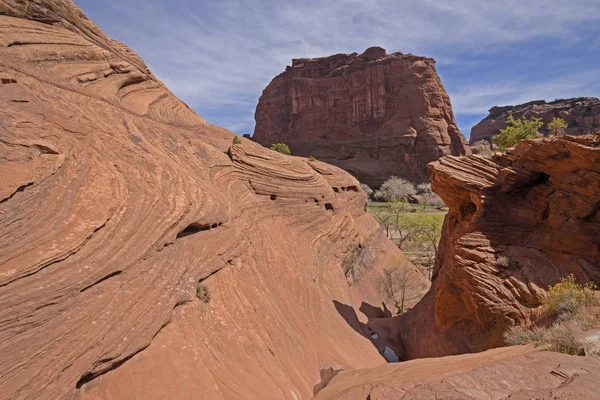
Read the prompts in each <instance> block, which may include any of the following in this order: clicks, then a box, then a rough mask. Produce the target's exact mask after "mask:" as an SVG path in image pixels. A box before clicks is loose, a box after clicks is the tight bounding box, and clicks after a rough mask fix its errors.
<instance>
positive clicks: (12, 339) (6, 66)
mask: <svg viewBox="0 0 600 400" xmlns="http://www.w3.org/2000/svg"><path fill="white" fill-rule="evenodd" d="M0 83H1V84H0V304H2V307H0V354H2V357H0V387H1V388H2V390H1V395H0V397H2V398H6V399H34V398H35V399H63V398H84V399H132V398H144V399H165V398H170V399H181V398H197V399H258V398H260V399H282V398H289V399H308V398H311V397H312V394H313V392H312V390H313V386H314V385H316V384H318V383H319V382H320V380H321V377H320V370H321V369H327V368H334V369H344V368H349V367H352V368H366V367H370V366H377V365H380V364H383V363H384V362H385V361H384V359H383V358H382V357H381V356H380V354H379V353H380V351H382V349H381V348H380V347H379V348H376V347H375V346H373V343H371V342H370V341H369V340H367V339H366V338H365V337H363V336H362V335H363V333H362V328H361V322H360V321H359V319H362V320H363V322H364V320H365V318H364V317H362V315H361V314H358V315H357V313H356V311H354V310H355V309H358V308H359V306H362V307H366V305H368V304H373V305H375V306H378V305H380V304H381V300H380V299H379V297H378V295H377V293H376V290H375V288H374V287H373V282H375V281H376V280H377V277H378V276H379V275H378V274H379V273H380V271H381V267H383V266H386V265H388V264H389V263H391V262H394V261H395V260H397V259H398V258H402V257H403V256H402V254H401V253H400V252H399V251H398V250H397V249H396V248H395V246H394V245H393V244H392V243H391V242H389V241H387V240H386V239H385V238H384V236H383V234H382V233H381V230H380V228H379V226H378V225H377V223H376V222H375V221H374V220H373V219H372V218H371V216H370V215H368V214H367V213H365V211H364V209H365V205H366V196H365V195H364V193H363V192H362V191H361V190H360V188H359V186H358V182H357V181H356V179H354V178H353V177H351V176H350V175H349V174H347V173H345V172H343V171H342V170H340V169H338V168H336V167H333V166H330V165H327V164H324V163H321V162H308V161H307V160H306V159H302V158H298V157H289V156H283V155H281V154H279V153H276V152H273V151H270V150H268V149H265V148H263V147H262V146H259V145H258V144H256V143H253V142H252V141H249V140H247V139H241V142H242V143H241V144H233V145H232V140H233V138H234V137H235V135H234V134H233V133H231V132H229V131H226V130H224V129H221V128H218V127H215V126H212V125H210V124H208V123H207V122H205V121H204V120H203V119H201V118H200V117H198V115H196V114H195V113H194V112H193V111H191V110H190V109H189V108H188V107H187V106H186V105H185V104H184V103H183V102H181V101H179V100H178V99H177V98H175V97H174V96H173V95H172V94H171V93H170V92H169V91H168V90H167V89H166V88H165V86H164V85H163V84H162V83H161V82H160V81H158V80H157V79H156V78H155V77H154V75H152V73H151V72H150V71H149V70H148V68H147V67H146V66H145V64H144V62H143V61H142V60H141V59H140V58H139V57H138V56H137V55H136V54H135V53H134V52H133V51H131V50H130V49H128V48H127V47H126V46H124V45H122V44H120V43H118V42H115V41H113V40H110V39H109V38H107V37H106V36H105V35H104V34H103V33H102V32H101V31H100V30H99V29H98V27H96V26H95V25H94V24H93V23H92V22H91V21H89V20H88V19H87V18H86V17H85V16H84V15H83V13H82V12H81V11H80V10H79V9H78V8H77V7H76V6H75V5H74V4H73V3H72V2H71V1H68V0H60V1H59V0H54V1H53V0H44V1H27V2H16V1H7V0H0ZM197 293H198V295H197ZM367 303H368V304H367ZM363 309H364V308H363Z"/></svg>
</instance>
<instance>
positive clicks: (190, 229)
mask: <svg viewBox="0 0 600 400" xmlns="http://www.w3.org/2000/svg"><path fill="white" fill-rule="evenodd" d="M221 225H222V222H215V223H213V224H199V223H197V222H194V223H192V224H189V225H188V226H186V227H185V229H184V230H182V231H181V232H179V233H178V234H177V239H181V238H183V237H186V236H190V235H193V234H196V233H198V232H204V231H209V230H211V229H214V228H218V227H219V226H221Z"/></svg>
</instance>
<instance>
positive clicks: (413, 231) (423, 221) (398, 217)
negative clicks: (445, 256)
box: [367, 201, 445, 278]
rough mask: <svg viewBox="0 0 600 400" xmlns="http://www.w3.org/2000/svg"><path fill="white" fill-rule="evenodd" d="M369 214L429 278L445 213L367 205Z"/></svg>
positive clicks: (403, 205) (407, 206) (400, 205)
mask: <svg viewBox="0 0 600 400" xmlns="http://www.w3.org/2000/svg"><path fill="white" fill-rule="evenodd" d="M367 210H368V211H370V212H371V213H372V214H373V216H374V217H375V219H376V220H377V222H379V224H380V225H381V226H382V227H383V229H384V230H385V233H386V235H387V237H389V238H390V239H392V240H393V241H394V243H396V245H397V246H398V248H400V249H401V250H402V251H403V252H404V253H405V254H406V256H407V257H408V259H409V260H410V261H411V262H412V263H413V264H414V265H420V266H421V267H422V268H424V269H425V270H426V271H427V275H428V276H429V278H431V274H432V270H433V265H434V263H435V260H436V258H437V255H438V244H439V241H440V237H441V233H442V225H443V224H444V217H445V213H439V212H438V213H428V212H426V210H423V209H422V208H421V207H418V208H416V206H415V205H414V204H409V203H406V202H400V201H396V202H391V203H369V205H368V207H367Z"/></svg>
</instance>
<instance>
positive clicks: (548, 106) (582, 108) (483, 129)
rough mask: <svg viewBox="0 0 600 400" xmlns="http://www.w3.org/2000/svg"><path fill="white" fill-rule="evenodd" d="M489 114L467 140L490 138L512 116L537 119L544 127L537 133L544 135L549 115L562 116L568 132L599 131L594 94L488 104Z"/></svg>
mask: <svg viewBox="0 0 600 400" xmlns="http://www.w3.org/2000/svg"><path fill="white" fill-rule="evenodd" d="M489 112H490V114H489V115H488V116H487V117H485V118H484V119H483V120H481V121H480V122H478V123H477V125H475V126H474V127H473V128H472V129H471V136H470V138H469V143H471V144H473V143H475V142H477V141H478V140H482V139H484V140H487V141H488V142H489V141H491V139H492V137H494V136H495V135H497V134H499V133H500V130H501V129H504V128H506V119H507V118H508V116H509V115H512V116H513V117H514V118H515V119H517V118H521V117H526V118H541V120H542V121H543V122H544V126H543V127H542V129H541V130H540V132H541V133H543V134H545V135H547V134H548V133H549V132H548V131H547V129H546V124H548V122H550V121H551V120H552V118H555V117H558V118H562V119H564V120H565V121H566V122H567V124H568V125H569V127H568V128H567V130H566V131H565V133H566V134H568V135H587V134H593V133H597V132H600V99H597V98H595V97H580V98H573V99H560V100H554V101H551V102H549V103H546V102H545V101H544V100H537V101H531V102H529V103H525V104H519V105H517V106H502V107H492V108H491V109H490V111H489Z"/></svg>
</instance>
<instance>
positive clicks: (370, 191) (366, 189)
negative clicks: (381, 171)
mask: <svg viewBox="0 0 600 400" xmlns="http://www.w3.org/2000/svg"><path fill="white" fill-rule="evenodd" d="M360 188H361V189H362V190H363V191H364V192H365V193H366V194H367V198H368V199H369V200H371V196H372V195H373V189H371V188H370V187H369V185H367V184H366V183H361V184H360Z"/></svg>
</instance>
